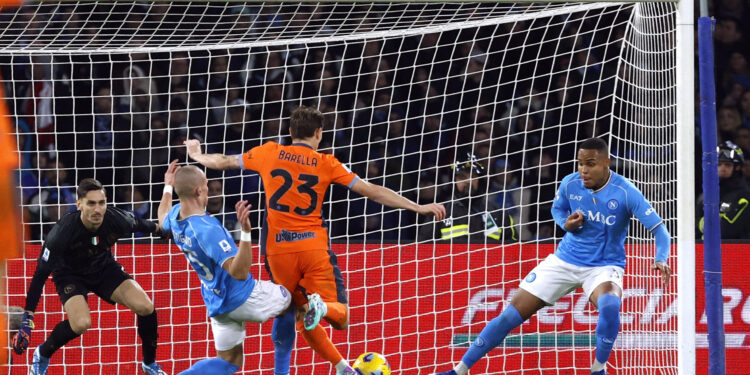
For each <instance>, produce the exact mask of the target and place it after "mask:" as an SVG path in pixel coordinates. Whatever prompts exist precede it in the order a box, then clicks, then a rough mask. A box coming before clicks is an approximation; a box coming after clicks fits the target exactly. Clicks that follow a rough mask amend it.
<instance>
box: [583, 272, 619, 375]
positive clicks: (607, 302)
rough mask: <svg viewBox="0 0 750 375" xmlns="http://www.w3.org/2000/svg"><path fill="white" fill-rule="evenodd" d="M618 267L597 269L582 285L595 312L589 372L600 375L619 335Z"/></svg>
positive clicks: (604, 371) (603, 372)
mask: <svg viewBox="0 0 750 375" xmlns="http://www.w3.org/2000/svg"><path fill="white" fill-rule="evenodd" d="M623 274H624V271H623V270H622V268H619V267H597V269H596V270H595V271H592V274H591V276H590V278H589V281H587V282H586V283H585V284H584V292H586V293H587V294H588V295H589V301H591V303H592V304H594V306H596V308H597V309H598V310H599V320H598V322H597V324H596V359H595V360H594V363H593V364H592V366H591V373H592V374H597V375H604V374H605V373H606V363H607V360H608V359H609V355H610V354H611V353H612V347H613V346H614V343H615V339H617V334H618V333H619V332H620V307H621V306H622V277H623Z"/></svg>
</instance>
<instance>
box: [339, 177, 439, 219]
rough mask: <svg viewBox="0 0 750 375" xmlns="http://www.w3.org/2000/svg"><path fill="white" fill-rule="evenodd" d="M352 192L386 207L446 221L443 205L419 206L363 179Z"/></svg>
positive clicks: (355, 184) (358, 181)
mask: <svg viewBox="0 0 750 375" xmlns="http://www.w3.org/2000/svg"><path fill="white" fill-rule="evenodd" d="M352 191H353V192H355V193H357V194H361V195H364V196H365V197H367V198H370V199H372V200H374V201H375V202H378V203H380V204H382V205H384V206H388V207H393V208H403V209H406V210H409V211H414V212H416V213H418V214H420V215H425V216H435V219H436V220H443V219H445V206H443V205H442V204H436V203H430V204H423V205H419V204H416V203H414V202H412V201H411V200H409V199H407V198H404V197H403V196H401V195H399V194H398V193H396V192H395V191H393V190H391V189H389V188H387V187H385V186H380V185H375V184H371V183H369V182H367V181H364V180H362V179H358V180H357V181H356V182H355V183H354V186H352Z"/></svg>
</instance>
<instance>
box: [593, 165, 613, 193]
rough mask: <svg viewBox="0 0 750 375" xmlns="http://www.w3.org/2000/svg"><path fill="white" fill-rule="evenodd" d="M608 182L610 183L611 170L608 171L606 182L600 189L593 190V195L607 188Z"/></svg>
mask: <svg viewBox="0 0 750 375" xmlns="http://www.w3.org/2000/svg"><path fill="white" fill-rule="evenodd" d="M610 181H612V170H610V171H609V176H608V177H607V182H605V183H604V185H602V187H600V188H598V189H596V190H594V191H593V192H594V193H598V192H600V191H602V190H604V188H605V187H607V185H609V182H610Z"/></svg>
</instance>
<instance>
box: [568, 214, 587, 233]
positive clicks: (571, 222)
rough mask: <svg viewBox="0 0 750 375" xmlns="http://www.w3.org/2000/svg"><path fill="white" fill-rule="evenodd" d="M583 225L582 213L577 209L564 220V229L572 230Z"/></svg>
mask: <svg viewBox="0 0 750 375" xmlns="http://www.w3.org/2000/svg"><path fill="white" fill-rule="evenodd" d="M582 225H583V214H582V213H581V212H579V211H576V212H573V213H572V214H571V215H570V216H568V218H567V219H566V220H565V230H566V231H568V232H574V231H576V230H577V229H578V228H580V227H581V226H582Z"/></svg>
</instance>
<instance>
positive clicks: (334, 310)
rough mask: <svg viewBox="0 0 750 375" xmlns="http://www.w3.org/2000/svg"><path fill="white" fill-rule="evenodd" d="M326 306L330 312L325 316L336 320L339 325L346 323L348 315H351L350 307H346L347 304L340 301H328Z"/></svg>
mask: <svg viewBox="0 0 750 375" xmlns="http://www.w3.org/2000/svg"><path fill="white" fill-rule="evenodd" d="M326 306H327V307H328V312H327V313H326V316H325V317H326V318H328V320H329V321H334V322H336V324H338V325H344V323H346V317H347V315H349V309H347V308H346V305H344V304H343V303H340V302H326Z"/></svg>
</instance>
